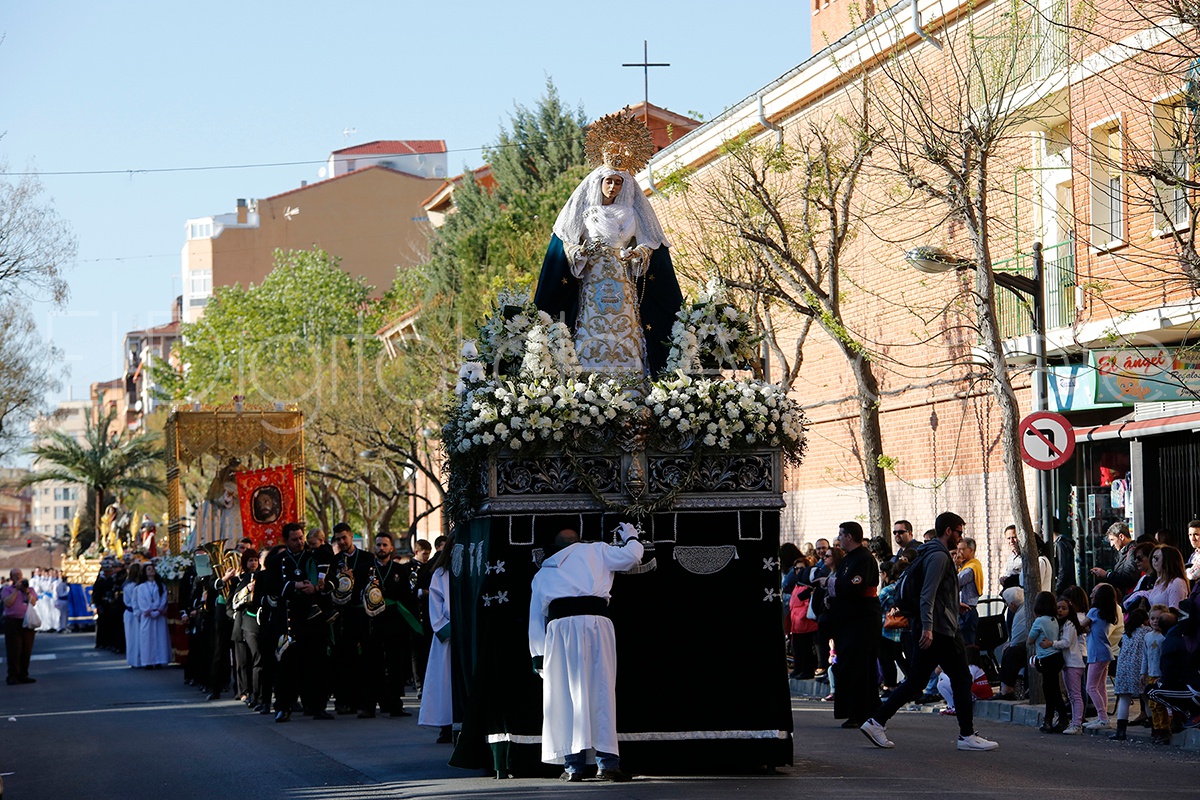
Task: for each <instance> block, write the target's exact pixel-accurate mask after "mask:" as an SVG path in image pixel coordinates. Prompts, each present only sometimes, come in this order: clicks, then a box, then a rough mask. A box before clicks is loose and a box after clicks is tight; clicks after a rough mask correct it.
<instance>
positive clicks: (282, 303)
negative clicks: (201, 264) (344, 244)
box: [155, 249, 382, 403]
mask: <svg viewBox="0 0 1200 800" xmlns="http://www.w3.org/2000/svg"><path fill="white" fill-rule="evenodd" d="M370 293H371V287H370V286H367V285H366V284H364V283H363V282H362V280H361V279H358V278H354V277H352V276H350V275H349V274H347V273H346V272H345V271H343V270H342V269H341V268H340V267H339V266H338V259H336V258H334V257H333V256H330V255H329V254H328V253H326V252H325V251H323V250H320V249H317V250H311V251H309V250H293V251H288V252H284V251H282V250H277V251H276V253H275V267H274V269H272V270H271V272H270V274H268V275H267V277H266V278H264V279H263V282H262V283H261V284H259V285H257V286H251V287H250V288H243V287H241V286H240V285H234V286H227V287H223V288H221V289H219V290H218V291H217V292H216V295H215V296H214V298H213V300H212V302H210V303H209V305H208V307H207V308H206V309H205V312H204V316H202V317H201V318H200V319H199V320H197V321H196V322H194V323H188V324H185V325H183V326H182V329H181V331H180V333H181V339H180V340H181V342H182V343H183V344H182V345H181V347H180V349H179V355H180V359H181V362H182V364H183V365H184V369H183V371H182V373H179V372H175V371H174V370H173V369H172V368H171V367H169V366H168V365H166V364H165V363H161V362H160V364H161V365H160V366H158V369H157V370H156V372H155V377H156V379H157V380H158V381H159V382H160V385H162V386H164V392H165V393H166V394H167V395H169V397H170V399H173V400H179V401H182V400H190V401H198V402H207V403H228V402H230V401H231V400H232V398H233V397H234V396H235V395H238V396H241V397H243V398H245V399H246V402H250V403H273V402H276V401H286V402H296V401H297V400H298V399H299V397H298V396H297V395H296V394H295V392H296V389H297V381H296V378H297V376H299V375H311V374H314V373H315V372H318V371H320V370H321V369H323V368H324V366H325V365H326V364H327V362H328V359H329V358H330V352H331V350H330V348H331V346H332V343H333V342H335V341H337V340H340V339H347V338H355V337H363V336H368V335H369V334H371V333H373V332H374V331H375V330H376V329H377V328H378V327H379V323H380V321H381V319H382V308H381V304H380V303H377V302H372V301H371V300H370Z"/></svg>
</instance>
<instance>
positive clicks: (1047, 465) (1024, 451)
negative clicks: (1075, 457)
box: [1017, 411, 1075, 469]
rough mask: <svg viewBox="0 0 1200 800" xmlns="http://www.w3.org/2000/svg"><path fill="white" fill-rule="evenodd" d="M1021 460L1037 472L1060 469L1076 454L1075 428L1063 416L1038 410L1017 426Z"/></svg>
mask: <svg viewBox="0 0 1200 800" xmlns="http://www.w3.org/2000/svg"><path fill="white" fill-rule="evenodd" d="M1017 436H1018V437H1020V442H1021V460H1023V461H1024V462H1025V463H1026V464H1028V465H1029V466H1031V467H1033V468H1034V469H1058V468H1059V467H1061V466H1062V465H1063V464H1065V463H1067V459H1069V458H1070V457H1071V454H1072V453H1074V452H1075V429H1074V428H1072V427H1071V423H1070V422H1068V421H1067V418H1066V417H1064V416H1063V415H1062V414H1055V413H1054V412H1053V411H1035V412H1033V413H1032V414H1030V415H1029V416H1027V417H1025V419H1023V420H1021V424H1020V425H1019V426H1018V427H1017Z"/></svg>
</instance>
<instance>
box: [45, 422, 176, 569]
mask: <svg viewBox="0 0 1200 800" xmlns="http://www.w3.org/2000/svg"><path fill="white" fill-rule="evenodd" d="M116 416H117V409H116V408H115V407H113V408H111V409H109V410H108V411H107V412H105V413H104V414H103V415H101V416H100V417H99V418H94V419H93V418H89V419H88V422H87V427H86V428H85V429H84V434H83V439H82V440H78V439H76V438H75V437H74V436H71V435H70V434H68V433H64V432H63V431H58V430H52V431H47V432H45V433H44V434H43V435H42V437H41V438H40V439H39V440H38V441H37V442H35V443H34V444H33V446H31V447H30V448H28V450H27V451H26V452H27V453H28V454H29V455H31V456H33V459H34V463H35V464H37V465H45V466H42V467H41V468H40V469H37V470H35V471H34V472H31V473H30V474H29V475H27V476H25V477H24V478H23V479H22V481H21V484H22V485H23V486H31V485H33V484H37V483H44V482H46V481H64V482H66V483H77V484H81V485H82V486H84V487H86V488H87V500H88V502H87V505H86V509H85V512H84V516H83V519H82V522H81V525H80V544H81V545H82V546H83V547H86V546H87V545H88V544H89V543H90V541H91V539H93V538H94V537H95V528H96V524H97V521H98V520H99V519H100V515H101V514H102V513H103V509H104V505H105V503H107V502H108V501H109V499H110V496H112V495H120V494H122V493H125V492H146V493H148V494H153V495H159V496H161V495H164V494H166V487H165V486H164V485H163V481H162V478H161V473H160V471H159V469H158V468H159V466H160V465H161V464H163V463H164V462H165V458H166V456H165V453H164V451H163V449H162V447H160V446H159V444H158V436H157V435H155V434H147V433H139V434H130V433H129V432H128V431H126V430H123V429H122V427H121V426H115V428H116V429H115V430H114V422H115V420H116Z"/></svg>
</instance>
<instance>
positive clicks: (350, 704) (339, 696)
mask: <svg viewBox="0 0 1200 800" xmlns="http://www.w3.org/2000/svg"><path fill="white" fill-rule="evenodd" d="M333 541H334V543H335V544H336V545H337V555H336V556H334V558H333V565H332V569H331V571H330V573H329V575H328V576H327V577H326V582H327V583H328V584H329V585H330V591H331V593H332V596H333V606H334V608H335V609H337V612H338V615H337V619H336V620H334V623H333V704H334V709H335V710H336V711H337V713H339V714H353V713H354V712H356V711H361V712H363V714H361V715H360V716H362V715H365V713H366V711H365V709H366V706H365V705H364V704H363V700H362V685H363V681H362V675H363V663H362V659H363V651H364V649H365V645H366V639H367V630H368V628H367V612H366V610H365V609H364V608H363V590H364V589H365V588H366V586H367V581H368V580H370V577H371V565H372V564H374V563H375V557H374V556H372V555H371V554H370V553H367V552H364V551H363V550H361V549H359V548H357V547H355V546H354V531H353V530H352V529H351V528H350V526H349V525H347V524H346V523H345V522H339V523H338V524H337V525H335V526H333ZM371 716H374V712H372V714H371Z"/></svg>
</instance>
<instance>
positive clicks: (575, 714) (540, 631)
mask: <svg viewBox="0 0 1200 800" xmlns="http://www.w3.org/2000/svg"><path fill="white" fill-rule="evenodd" d="M618 534H619V535H620V537H621V540H622V544H621V545H610V544H605V543H603V542H581V541H580V540H579V534H578V533H577V532H576V531H573V530H569V529H568V530H563V531H560V532H559V534H558V535H557V536H556V537H555V540H554V542H555V546H556V547H557V548H558V551H557V552H556V553H555V554H554V555H552V556H550V557H549V558H547V559H546V560H545V561H543V562H542V568H541V569H540V570H538V573H537V574H536V575H534V577H533V596H532V598H531V600H530V604H529V651H530V653H532V654H533V664H534V669H536V670H537V672H538V674H539V675H541V676H542V679H543V683H542V761H544V762H546V763H548V764H563V765H564V772H563V774H562V776H561V777H562V779H563V780H566V781H572V782H574V781H581V780H583V774H582V772H581V770H582V768H583V766H584V764H586V763H588V762H590V761H592V760H593V759H594V760H595V762H596V764H597V766H598V767H599V770H600V771H599V774H598V776H597V777H599V778H600V779H601V780H611V781H627V780H629V775H628V774H626V773H624V772H622V771H621V761H620V757H619V755H618V752H617V702H616V684H617V638H616V633H615V631H614V630H613V624H612V620H610V619H609V618H608V616H607V613H608V599H609V596H610V592H611V590H612V584H613V575H614V573H616V572H620V571H622V570H627V569H630V568H632V567H635V566H637V564H638V563H639V562H640V561H641V560H642V551H643V548H642V543H641V542H639V541H638V539H637V535H638V534H637V530H636V529H635V528H634V527H633V526H632V525H630V524H629V523H627V522H623V523H621V525H620V527H619V528H618Z"/></svg>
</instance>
